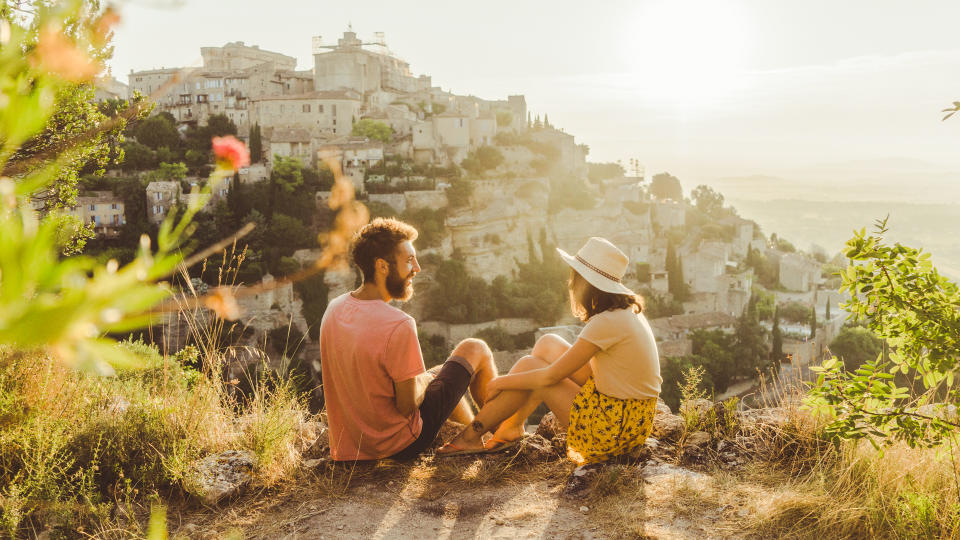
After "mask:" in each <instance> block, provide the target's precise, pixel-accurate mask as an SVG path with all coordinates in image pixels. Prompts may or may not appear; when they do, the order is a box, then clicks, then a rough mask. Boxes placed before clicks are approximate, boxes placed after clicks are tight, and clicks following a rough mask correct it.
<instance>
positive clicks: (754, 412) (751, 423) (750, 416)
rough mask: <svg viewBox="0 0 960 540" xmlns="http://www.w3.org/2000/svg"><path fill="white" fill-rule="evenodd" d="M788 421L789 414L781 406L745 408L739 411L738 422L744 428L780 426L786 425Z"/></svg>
mask: <svg viewBox="0 0 960 540" xmlns="http://www.w3.org/2000/svg"><path fill="white" fill-rule="evenodd" d="M789 421H790V417H789V414H788V413H787V410H786V409H784V408H782V407H768V408H763V409H747V410H745V411H743V412H742V413H740V423H741V424H742V426H743V427H744V428H754V429H764V428H769V427H773V428H782V427H784V426H786V425H787V423H788V422H789Z"/></svg>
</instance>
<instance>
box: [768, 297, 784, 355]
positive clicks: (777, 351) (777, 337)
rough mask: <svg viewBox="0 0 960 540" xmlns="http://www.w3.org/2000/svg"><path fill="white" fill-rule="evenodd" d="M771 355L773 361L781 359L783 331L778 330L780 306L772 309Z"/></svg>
mask: <svg viewBox="0 0 960 540" xmlns="http://www.w3.org/2000/svg"><path fill="white" fill-rule="evenodd" d="M771 354H772V355H773V361H774V362H780V361H782V360H783V333H782V332H781V331H780V306H777V307H775V308H774V309H773V351H772V353H771Z"/></svg>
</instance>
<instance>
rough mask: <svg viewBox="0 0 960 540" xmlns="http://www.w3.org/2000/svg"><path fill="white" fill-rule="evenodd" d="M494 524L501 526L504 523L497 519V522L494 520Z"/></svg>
mask: <svg viewBox="0 0 960 540" xmlns="http://www.w3.org/2000/svg"><path fill="white" fill-rule="evenodd" d="M494 523H496V524H497V525H503V524H504V523H505V521H503V520H502V519H497V520H494Z"/></svg>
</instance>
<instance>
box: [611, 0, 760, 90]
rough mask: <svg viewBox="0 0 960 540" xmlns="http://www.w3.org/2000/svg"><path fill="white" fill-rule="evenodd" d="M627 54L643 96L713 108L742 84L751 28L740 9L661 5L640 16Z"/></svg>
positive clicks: (687, 1)
mask: <svg viewBox="0 0 960 540" xmlns="http://www.w3.org/2000/svg"><path fill="white" fill-rule="evenodd" d="M635 22H636V24H635V29H636V32H635V33H633V35H632V36H631V37H630V38H629V44H628V45H627V46H626V50H627V51H629V54H631V59H630V62H631V63H632V64H633V69H634V75H635V78H636V81H637V84H638V87H639V88H640V89H641V92H642V94H643V95H644V96H645V97H647V98H649V99H653V100H657V101H665V102H669V103H672V104H676V105H696V104H710V103H713V102H716V101H718V100H720V99H723V98H724V97H726V96H729V95H730V94H732V93H733V92H734V91H736V90H737V89H738V88H740V87H741V85H742V84H743V82H744V78H743V76H742V73H743V69H744V65H745V61H746V56H747V54H748V52H749V45H750V44H749V41H750V40H749V27H748V24H747V18H746V16H745V14H744V13H743V10H742V9H741V8H740V6H737V5H734V4H732V3H730V2H725V1H717V0H669V1H667V0H658V1H654V2H650V3H647V4H644V5H643V7H641V8H640V9H639V10H638V11H637V14H636V19H635Z"/></svg>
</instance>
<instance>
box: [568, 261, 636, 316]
mask: <svg viewBox="0 0 960 540" xmlns="http://www.w3.org/2000/svg"><path fill="white" fill-rule="evenodd" d="M577 282H580V283H582V287H581V288H580V291H581V293H580V294H579V295H577V292H576V290H577V288H576V287H574V285H575V284H576V283H577ZM569 290H570V311H572V312H573V314H574V315H575V316H576V317H579V318H580V320H582V321H586V320H587V319H589V318H590V317H593V316H594V315H596V314H597V313H603V312H604V311H610V310H611V309H626V308H629V307H632V308H633V312H634V313H641V312H643V308H644V302H643V297H642V296H640V295H636V296H634V295H632V294H617V293H609V292H606V291H601V290H600V289H598V288H596V287H594V286H593V285H591V284H590V282H589V281H587V280H586V279H584V278H583V276H581V275H580V274H578V273H577V271H576V270H574V269H573V268H571V269H570V283H569ZM578 296H579V297H578Z"/></svg>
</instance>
